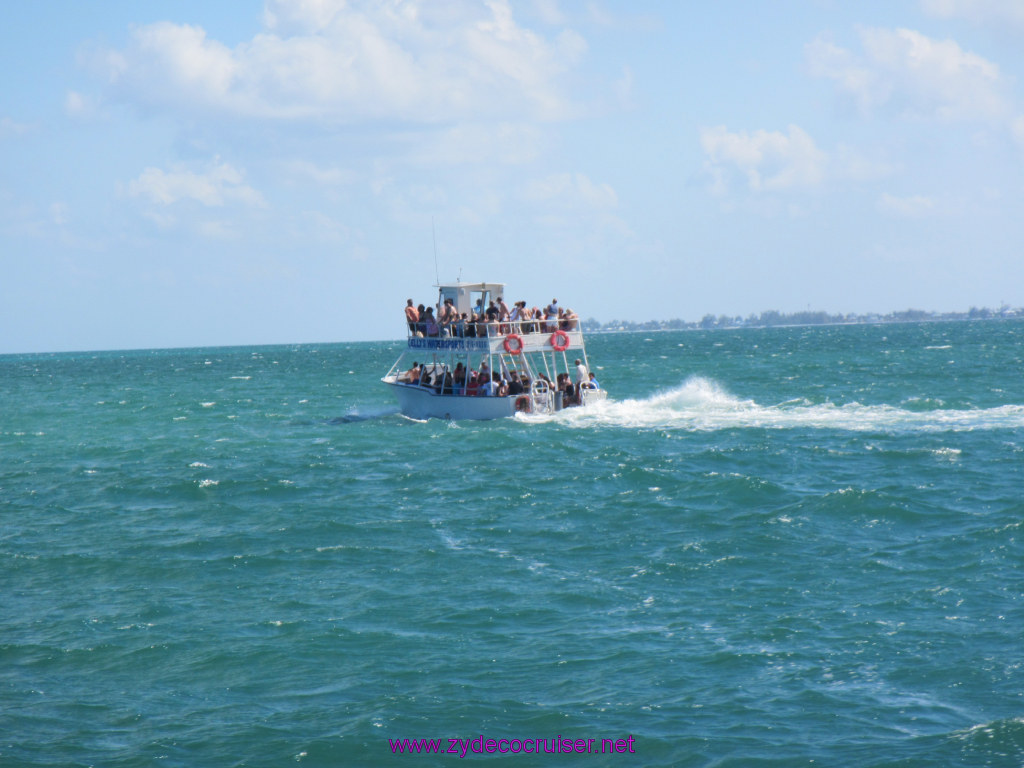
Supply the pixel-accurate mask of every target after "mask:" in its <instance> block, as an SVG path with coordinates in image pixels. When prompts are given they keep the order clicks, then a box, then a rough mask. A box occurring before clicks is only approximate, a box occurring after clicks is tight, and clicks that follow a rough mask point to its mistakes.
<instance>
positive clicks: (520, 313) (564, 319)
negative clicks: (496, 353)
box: [405, 296, 580, 338]
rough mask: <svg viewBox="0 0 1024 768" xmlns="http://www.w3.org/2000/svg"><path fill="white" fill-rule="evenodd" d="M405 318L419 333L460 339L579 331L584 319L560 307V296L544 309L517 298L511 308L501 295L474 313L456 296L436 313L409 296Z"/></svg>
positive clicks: (412, 331) (413, 332)
mask: <svg viewBox="0 0 1024 768" xmlns="http://www.w3.org/2000/svg"><path fill="white" fill-rule="evenodd" d="M405 320H406V322H407V323H408V324H409V332H410V333H412V334H414V335H416V336H427V337H429V336H455V337H460V338H478V337H479V338H485V337H488V336H500V335H505V334H508V333H517V334H525V333H554V332H555V331H575V330H577V329H578V328H579V322H580V320H579V316H578V315H577V314H576V313H575V312H573V311H572V310H571V309H562V308H561V307H559V306H558V299H552V300H551V303H550V304H548V305H547V306H546V307H544V308H543V309H541V308H540V307H532V308H531V307H528V306H527V305H526V302H525V301H517V302H516V303H515V304H514V305H513V306H512V308H511V309H509V306H508V304H506V303H505V300H504V299H503V298H502V297H501V296H499V297H498V298H497V300H492V301H490V302H489V305H488V306H487V307H484V305H483V299H481V300H480V301H478V302H477V304H476V306H475V307H474V308H473V311H472V312H463V313H461V314H460V313H459V311H458V310H457V309H456V308H455V302H454V301H453V300H452V299H445V300H444V303H443V304H441V305H440V306H439V307H438V308H437V313H436V314H435V313H434V307H425V306H424V305H422V304H420V305H419V306H416V305H414V304H413V301H412V299H409V300H408V301H407V302H406V305H405Z"/></svg>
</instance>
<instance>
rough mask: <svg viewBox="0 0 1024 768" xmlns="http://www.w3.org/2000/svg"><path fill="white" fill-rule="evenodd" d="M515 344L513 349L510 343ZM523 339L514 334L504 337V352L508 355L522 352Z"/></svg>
mask: <svg viewBox="0 0 1024 768" xmlns="http://www.w3.org/2000/svg"><path fill="white" fill-rule="evenodd" d="M513 341H514V342H515V347H513V346H512V342H513ZM523 346H524V344H523V337H522V336H520V335H519V334H516V333H510V334H509V335H508V336H506V337H505V351H506V352H508V353H509V354H510V355H518V354H519V353H521V352H522V351H523Z"/></svg>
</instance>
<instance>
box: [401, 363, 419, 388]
mask: <svg viewBox="0 0 1024 768" xmlns="http://www.w3.org/2000/svg"><path fill="white" fill-rule="evenodd" d="M405 380H406V383H408V384H412V385H413V386H414V387H415V386H416V385H417V384H419V383H420V364H419V363H413V364H412V368H410V369H409V370H408V371H406V372H405Z"/></svg>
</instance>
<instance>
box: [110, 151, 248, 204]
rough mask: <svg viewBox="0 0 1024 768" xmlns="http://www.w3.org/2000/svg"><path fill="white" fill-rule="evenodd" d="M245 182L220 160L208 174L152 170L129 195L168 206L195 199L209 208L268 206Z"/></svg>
mask: <svg viewBox="0 0 1024 768" xmlns="http://www.w3.org/2000/svg"><path fill="white" fill-rule="evenodd" d="M242 179H243V176H242V174H241V173H240V172H239V171H237V170H235V169H234V168H232V167H231V166H230V165H228V164H227V163H224V162H220V161H219V160H215V161H214V164H213V165H212V167H211V168H210V169H209V170H208V171H206V172H205V173H196V172H194V171H189V170H183V169H175V170H172V171H164V170H161V169H160V168H152V167H150V168H146V169H145V170H144V171H143V172H142V173H141V174H140V175H139V177H138V178H137V179H134V180H133V181H131V182H130V183H129V185H128V194H130V195H131V196H132V197H140V198H144V199H147V200H149V201H150V202H153V203H157V204H159V205H164V206H167V205H173V204H174V203H177V202H179V201H181V200H195V201H197V202H199V203H201V204H203V205H205V206H207V207H221V206H224V205H225V204H227V203H241V204H243V205H248V206H257V207H264V206H265V205H266V202H265V201H264V199H263V196H262V195H261V194H260V193H259V192H257V191H256V190H255V189H253V188H252V187H250V186H248V185H246V184H243V183H242Z"/></svg>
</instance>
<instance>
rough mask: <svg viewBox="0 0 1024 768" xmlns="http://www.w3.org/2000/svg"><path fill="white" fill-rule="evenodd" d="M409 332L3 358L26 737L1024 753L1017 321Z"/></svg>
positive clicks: (23, 759)
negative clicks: (547, 377) (469, 413)
mask: <svg viewBox="0 0 1024 768" xmlns="http://www.w3.org/2000/svg"><path fill="white" fill-rule="evenodd" d="M400 347H401V345H400V343H399V342H380V343H358V344H322V345H301V346H275V347H244V348H241V347H239V348H217V349H187V350H152V351H133V352H101V353H67V354H39V355H7V356H2V357H0V403H2V411H0V457H2V463H0V766H4V767H5V768H6V767H8V766H60V767H61V768H64V767H66V766H104V767H106V766H113V767H125V768H126V767H128V766H162V767H170V766H182V767H186V766H187V767H189V768H194V767H196V766H285V765H298V766H378V765H380V766H390V765H395V766H398V765H405V766H410V765H423V766H428V765H430V766H435V765H461V764H464V763H474V762H476V763H486V764H494V763H497V762H500V763H502V764H507V765H510V766H511V765H517V766H553V765H580V766H584V765H592V766H609V765H630V766H634V765H635V766H715V767H716V768H719V767H726V766H729V767H733V766H734V767H736V768H739V767H741V766H742V767H744V768H746V767H747V766H780V767H783V766H785V767H787V768H788V767H790V766H871V767H878V768H880V767H881V766H906V767H907V768H911V767H913V768H918V767H928V766H935V767H936V768H938V767H939V766H941V767H943V768H945V767H947V766H1021V765H1024V543H1022V542H1024V535H1022V533H1024V532H1022V525H1024V376H1022V371H1024V322H1021V321H1010V320H1006V321H981V322H970V323H968V322H961V323H932V324H900V325H855V326H833V327H810V328H772V329H737V330H730V331H706V332H705V331H682V332H665V333H647V334H645V333H630V334H606V335H593V336H591V337H589V338H588V347H587V351H588V354H589V356H590V360H591V363H592V367H593V369H594V370H595V372H596V373H597V375H598V378H599V380H600V382H601V384H602V386H603V387H604V388H605V389H607V390H609V393H610V395H611V398H612V399H611V400H610V401H609V402H607V403H605V404H603V405H600V406H598V407H595V408H593V409H586V410H582V409H572V410H566V411H563V412H561V413H559V414H557V415H555V416H553V417H543V418H542V417H525V418H523V417H517V418H515V419H507V420H503V421H499V422H487V423H477V422H473V423H450V422H444V421H438V420H432V421H428V422H417V421H412V420H409V419H406V418H404V417H403V416H401V415H399V414H398V413H397V409H396V407H395V404H394V403H393V402H392V401H391V400H390V394H389V392H388V391H387V389H386V387H384V386H383V385H382V384H381V383H380V381H379V379H380V377H381V376H382V375H383V374H384V373H385V372H386V371H387V369H388V367H389V366H390V365H391V364H392V363H393V362H394V360H395V359H396V358H397V357H398V355H399V353H400V351H401V349H400ZM452 750H454V751H452Z"/></svg>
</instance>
